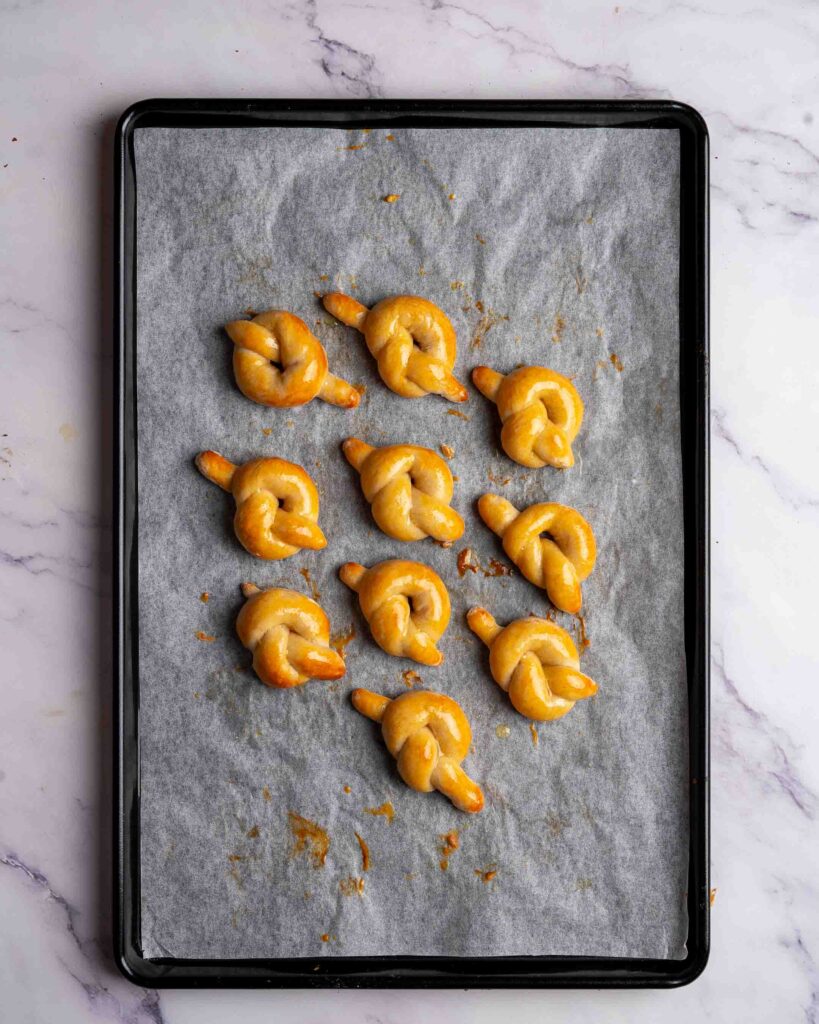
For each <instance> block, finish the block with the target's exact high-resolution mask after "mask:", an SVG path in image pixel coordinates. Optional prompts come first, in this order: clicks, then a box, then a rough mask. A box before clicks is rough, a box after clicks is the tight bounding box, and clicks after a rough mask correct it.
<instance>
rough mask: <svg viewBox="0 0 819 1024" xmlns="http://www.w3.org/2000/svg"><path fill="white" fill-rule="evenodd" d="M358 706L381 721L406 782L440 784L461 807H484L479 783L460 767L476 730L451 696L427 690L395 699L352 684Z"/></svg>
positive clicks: (428, 788)
mask: <svg viewBox="0 0 819 1024" xmlns="http://www.w3.org/2000/svg"><path fill="white" fill-rule="evenodd" d="M352 701H353V707H354V708H355V709H356V711H359V712H361V714H362V715H366V716H367V718H371V719H372V720H373V721H374V722H380V723H381V732H382V735H383V736H384V742H385V743H386V745H387V749H388V750H389V752H390V753H391V754H392V756H393V757H394V758H395V759H396V761H397V762H398V773H399V774H400V776H401V778H402V779H403V780H404V782H406V784H407V785H408V786H409V787H410V788H411V789H415V790H418V791H419V792H421V793H431V792H432V790H433V789H437V790H438V792H439V793H443V794H444V796H446V797H448V798H449V799H450V800H451V801H452V803H453V804H454V805H455V806H456V807H457V808H458V810H461V811H469V812H471V813H475V812H476V811H480V810H481V809H482V808H483V792H482V790H481V787H480V786H479V785H478V784H477V783H476V782H473V781H472V779H470V778H469V776H468V775H467V774H466V772H465V771H464V770H463V768H461V761H463V759H464V758H465V757H466V755H467V754H468V752H469V744H470V743H471V742H472V730H471V729H470V728H469V721H468V719H467V717H466V715H465V714H464V713H463V711H462V710H461V707H460V705H459V704H457V703H456V702H455V701H454V700H452V698H451V697H445V696H444V695H443V694H441V693H430V692H429V691H428V690H414V691H413V692H411V693H402V694H401V696H400V697H396V698H395V700H390V699H389V697H382V696H381V694H379V693H371V692H370V691H369V690H353V692H352Z"/></svg>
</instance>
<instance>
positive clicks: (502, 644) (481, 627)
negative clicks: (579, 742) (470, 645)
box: [466, 608, 597, 722]
mask: <svg viewBox="0 0 819 1024" xmlns="http://www.w3.org/2000/svg"><path fill="white" fill-rule="evenodd" d="M466 621H467V622H468V623H469V628H470V629H471V630H472V632H473V633H475V634H476V635H477V636H479V637H480V638H481V640H483V642H484V643H485V644H486V646H487V647H488V648H489V669H490V671H491V672H492V678H493V679H494V680H495V682H496V683H497V684H498V686H500V688H501V689H502V690H504V691H505V692H506V693H508V694H509V699H510V700H511V702H512V706H513V707H514V708H515V710H516V711H519V712H520V713H521V714H522V715H525V716H526V717H527V718H534V719H535V720H536V721H538V722H548V721H551V720H552V719H555V718H561V717H562V716H563V715H565V714H567V713H568V712H569V711H571V710H572V708H573V707H574V705H575V702H576V701H578V700H583V698H585V697H591V696H592V694H594V693H597V683H595V682H594V680H593V679H590V678H589V677H588V676H584V675H583V673H582V672H581V671H580V658H579V656H578V653H577V648H576V647H575V645H574V641H573V640H572V638H571V637H570V636H569V634H568V633H567V632H566V630H565V629H561V628H560V626H558V625H556V624H555V623H554V622H549V620H548V619H540V618H537V617H536V616H534V615H533V616H530V617H529V618H527V619H515V621H514V622H510V623H509V625H508V626H499V625H498V623H497V622H496V621H495V619H494V618H493V616H492V615H491V614H490V613H489V612H488V611H487V610H486V609H485V608H471V609H470V610H469V611H468V612H467V615H466Z"/></svg>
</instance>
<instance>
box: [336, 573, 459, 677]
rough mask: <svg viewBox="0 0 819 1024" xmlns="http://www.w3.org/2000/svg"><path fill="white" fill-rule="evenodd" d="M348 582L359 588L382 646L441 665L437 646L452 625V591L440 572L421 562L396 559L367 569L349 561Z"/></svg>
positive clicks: (399, 654)
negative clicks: (449, 625)
mask: <svg viewBox="0 0 819 1024" xmlns="http://www.w3.org/2000/svg"><path fill="white" fill-rule="evenodd" d="M338 574H339V577H340V578H341V581H342V582H343V583H346V584H347V586H348V587H349V588H350V589H351V590H354V591H356V593H357V594H358V600H359V603H360V605H361V611H362V614H363V615H364V618H365V619H366V620H367V622H368V623H369V624H370V630H371V632H372V635H373V639H374V640H375V642H376V643H377V644H378V646H379V647H380V648H381V649H382V650H384V651H386V652H387V654H392V655H394V656H395V657H396V658H412V659H413V661H419V662H420V663H421V664H422V665H440V664H441V662H442V661H443V660H444V656H443V654H441V652H440V651H439V650H438V648H437V647H436V646H435V644H436V642H437V641H438V640H439V639H440V638H441V637H442V636H443V634H444V630H445V629H446V627H447V625H448V624H449V610H450V609H449V594H448V593H447V589H446V587H445V586H444V584H443V581H442V580H441V578H440V576H438V574H437V573H435V572H433V571H432V569H430V568H429V567H428V566H426V565H421V564H420V563H419V562H404V561H401V560H400V559H393V560H391V561H387V562H379V564H378V565H374V566H373V567H372V568H371V569H365V568H364V566H363V565H359V564H358V563H357V562H346V563H345V564H344V565H342V567H341V568H340V569H339V573H338Z"/></svg>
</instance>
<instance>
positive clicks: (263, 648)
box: [236, 583, 345, 689]
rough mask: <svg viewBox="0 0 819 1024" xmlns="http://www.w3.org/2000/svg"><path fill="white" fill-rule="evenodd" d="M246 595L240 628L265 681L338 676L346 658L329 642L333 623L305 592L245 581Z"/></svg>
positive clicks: (282, 683) (280, 683)
mask: <svg viewBox="0 0 819 1024" xmlns="http://www.w3.org/2000/svg"><path fill="white" fill-rule="evenodd" d="M242 593H243V594H244V596H245V597H246V598H247V600H246V601H245V603H244V605H243V606H242V610H241V611H240V612H239V617H238V618H237V619H236V632H237V634H238V635H239V639H240V640H241V641H242V643H243V644H244V646H245V647H246V648H247V649H248V650H249V651H251V652H252V654H253V668H254V670H255V672H256V675H257V676H258V677H259V679H261V681H262V682H263V683H264V684H265V685H266V686H275V687H278V688H280V689H288V688H289V687H291V686H301V685H302V683H306V682H307V680H308V679H340V678H341V677H342V676H343V675H344V671H345V668H344V660H343V658H342V657H341V655H340V654H338V653H337V652H336V651H334V650H333V649H332V648H331V647H330V623H329V621H328V619H327V616H326V615H325V614H324V612H323V611H322V609H321V608H320V607H319V605H318V604H316V602H315V601H312V600H311V599H310V598H309V597H305V595H304V594H299V593H298V592H297V591H295V590H284V589H281V588H279V587H273V588H271V589H270V590H259V588H258V587H257V586H256V585H255V584H253V583H243V584H242Z"/></svg>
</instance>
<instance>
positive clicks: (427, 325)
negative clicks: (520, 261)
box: [322, 292, 469, 402]
mask: <svg viewBox="0 0 819 1024" xmlns="http://www.w3.org/2000/svg"><path fill="white" fill-rule="evenodd" d="M322 301H323V302H324V308H325V309H326V310H327V311H328V313H332V315H333V316H334V317H336V319H338V320H340V321H341V322H342V323H344V324H347V326H348V327H355V329H356V330H358V331H361V332H362V334H363V335H364V340H365V341H366V342H367V348H368V349H369V350H370V352H371V353H372V355H374V356H375V358H376V359H377V360H378V372H379V373H380V374H381V379H382V380H383V381H384V383H385V384H386V385H387V387H388V388H390V389H391V390H393V391H394V392H395V393H396V394H398V395H402V396H403V397H404V398H422V397H423V396H424V395H427V394H430V393H431V394H435V395H443V397H444V398H448V399H449V401H450V402H465V401H466V400H467V398H468V397H469V395H468V394H467V390H466V388H465V387H464V386H463V384H461V382H460V381H459V380H456V378H455V377H454V376H453V375H452V367H453V366H454V365H455V349H456V342H455V331H454V329H453V327H452V324H451V323H450V322H449V319H448V317H447V315H446V314H445V313H444V312H443V310H441V309H439V308H438V307H437V306H436V305H434V304H433V303H432V302H428V301H427V300H426V299H420V298H418V296H416V295H394V296H392V297H391V298H389V299H382V300H381V301H380V302H377V303H376V304H375V305H374V306H373V308H372V309H367V307H366V306H362V305H361V303H360V302H356V300H355V299H351V298H350V296H349V295H343V294H341V293H340V292H332V293H330V294H329V295H325V296H324V298H323V300H322Z"/></svg>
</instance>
